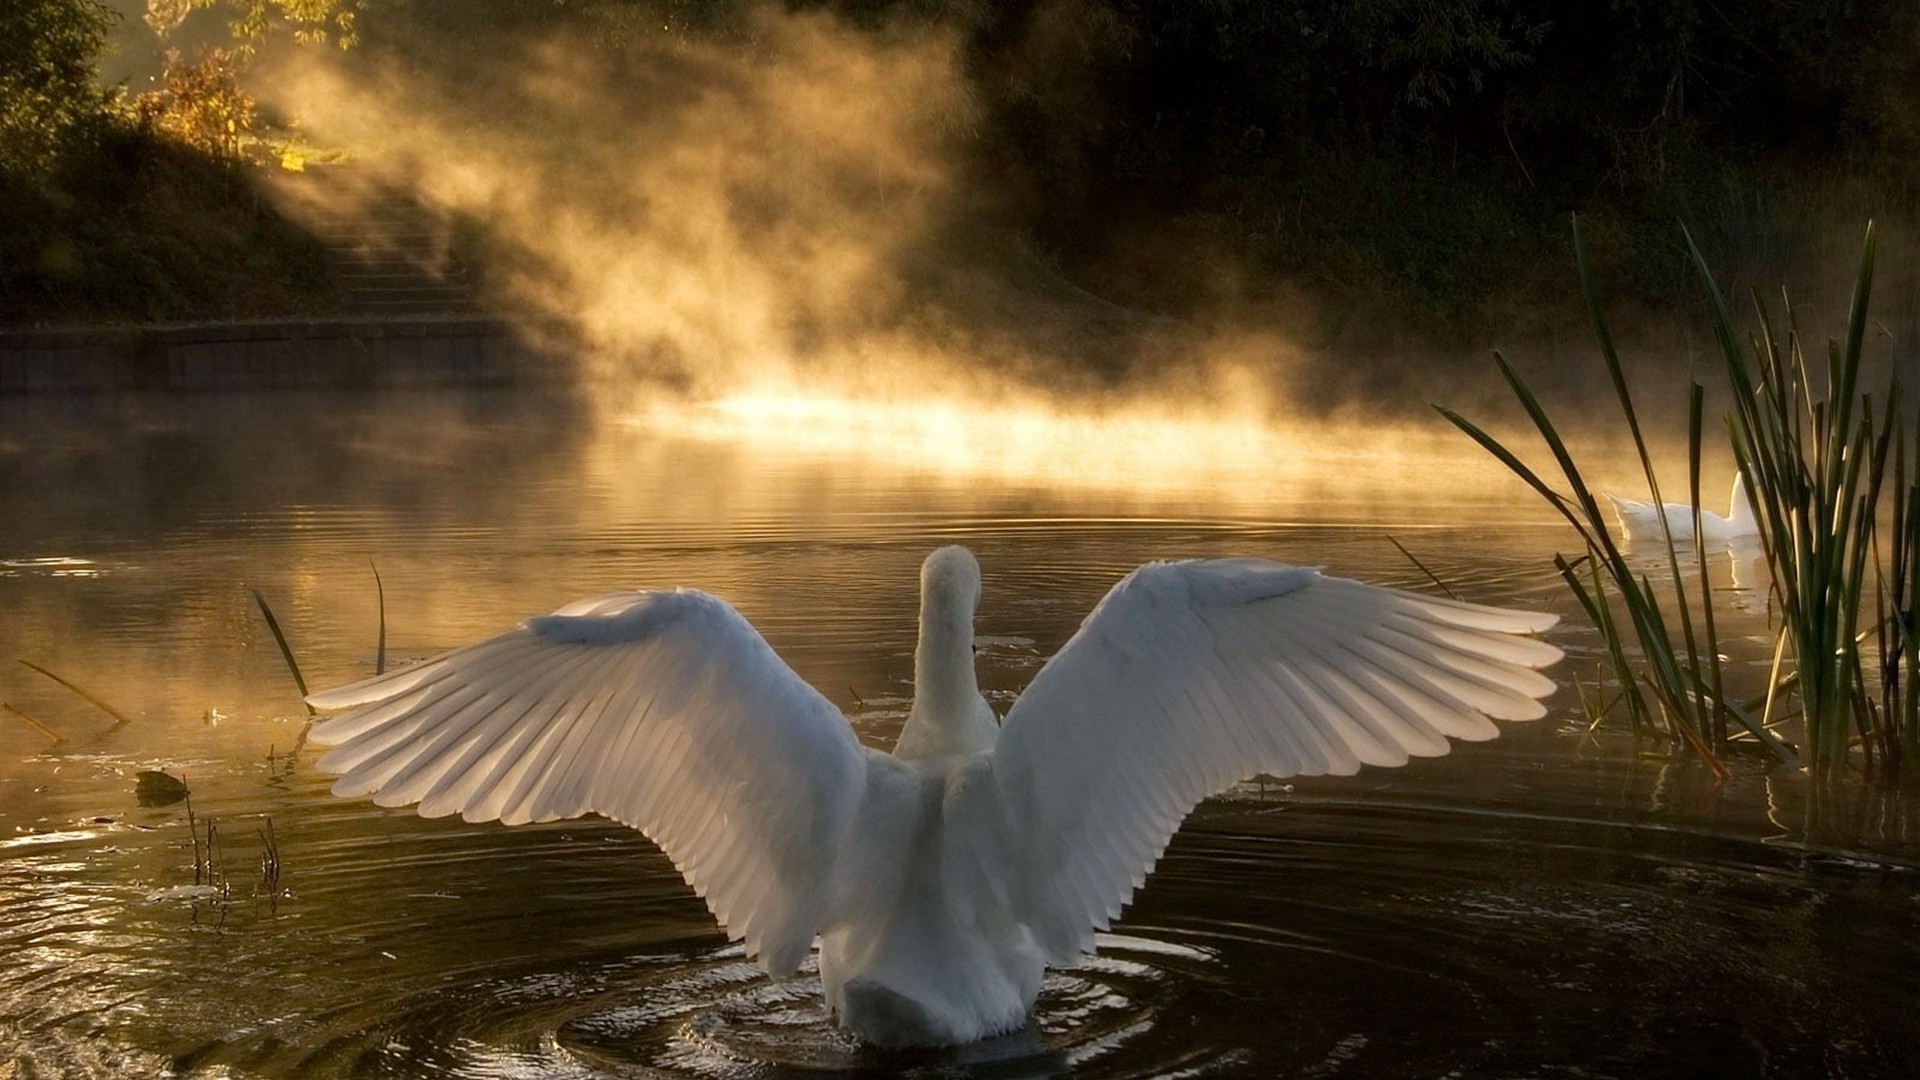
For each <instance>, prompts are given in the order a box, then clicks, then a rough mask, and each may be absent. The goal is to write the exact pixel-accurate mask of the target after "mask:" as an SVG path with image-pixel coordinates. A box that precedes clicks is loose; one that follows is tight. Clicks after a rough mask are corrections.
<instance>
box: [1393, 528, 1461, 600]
mask: <svg viewBox="0 0 1920 1080" xmlns="http://www.w3.org/2000/svg"><path fill="white" fill-rule="evenodd" d="M1387 543H1389V544H1392V545H1393V546H1394V547H1396V548H1399V549H1400V554H1402V555H1405V556H1406V557H1407V561H1408V562H1410V563H1412V564H1413V565H1415V566H1417V567H1419V568H1420V572H1421V573H1423V574H1425V575H1427V579H1428V580H1430V581H1432V582H1433V583H1434V584H1435V585H1438V586H1440V591H1441V592H1443V593H1446V594H1447V597H1448V599H1451V600H1458V599H1460V597H1458V596H1457V595H1455V594H1454V591H1453V590H1452V589H1449V588H1447V583H1446V582H1444V581H1441V580H1440V575H1438V574H1436V573H1434V572H1433V571H1431V570H1429V569H1427V564H1426V563H1423V562H1421V561H1420V560H1419V559H1417V558H1415V557H1414V554H1413V552H1411V551H1408V550H1407V549H1406V547H1405V545H1403V544H1401V543H1400V541H1398V540H1395V539H1394V538H1393V534H1392V533H1388V534H1387Z"/></svg>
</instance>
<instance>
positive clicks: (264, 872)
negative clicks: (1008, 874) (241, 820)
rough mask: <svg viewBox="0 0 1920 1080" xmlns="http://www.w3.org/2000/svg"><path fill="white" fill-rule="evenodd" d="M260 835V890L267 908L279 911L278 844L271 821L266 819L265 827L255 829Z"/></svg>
mask: <svg viewBox="0 0 1920 1080" xmlns="http://www.w3.org/2000/svg"><path fill="white" fill-rule="evenodd" d="M254 831H255V832H258V833H259V834H260V844H261V851H260V890H261V891H262V892H265V893H266V894H267V904H268V907H269V908H271V909H272V910H273V911H276V912H277V911H279V910H280V843H279V841H278V840H276V839H275V838H274V835H273V819H272V818H268V819H267V827H266V828H265V829H264V830H262V829H256V830H254Z"/></svg>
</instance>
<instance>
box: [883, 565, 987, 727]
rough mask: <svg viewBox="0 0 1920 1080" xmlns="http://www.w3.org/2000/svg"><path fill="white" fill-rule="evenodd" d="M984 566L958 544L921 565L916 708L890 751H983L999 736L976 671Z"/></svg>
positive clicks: (915, 651) (914, 702)
mask: <svg viewBox="0 0 1920 1080" xmlns="http://www.w3.org/2000/svg"><path fill="white" fill-rule="evenodd" d="M979 606H980V563H979V562H978V561H976V560H975V559H974V557H973V552H971V551H968V550H967V549H966V548H964V547H960V546H958V545H954V546H951V547H943V548H940V549H939V550H937V551H935V552H934V553H933V554H931V555H929V556H927V561H926V562H924V563H922V564H921V565H920V642H919V644H918V645H917V646H916V647H915V649H914V654H913V709H912V711H911V712H909V713H908V714H907V725H906V727H905V728H904V729H902V730H901V732H900V742H899V743H898V744H897V745H896V746H895V747H894V751H893V754H894V756H895V757H898V758H930V757H942V756H946V755H950V754H967V753H979V752H982V751H985V750H988V749H991V748H992V746H993V743H994V740H995V739H996V738H997V737H998V736H999V733H1000V727H999V724H998V723H997V722H996V721H995V720H994V718H993V710H992V709H991V708H990V707H988V705H987V702H986V699H985V698H982V697H981V696H980V684H979V682H978V681H977V680H976V678H975V676H974V671H973V613H974V611H975V610H976V609H977V608H978V607H979Z"/></svg>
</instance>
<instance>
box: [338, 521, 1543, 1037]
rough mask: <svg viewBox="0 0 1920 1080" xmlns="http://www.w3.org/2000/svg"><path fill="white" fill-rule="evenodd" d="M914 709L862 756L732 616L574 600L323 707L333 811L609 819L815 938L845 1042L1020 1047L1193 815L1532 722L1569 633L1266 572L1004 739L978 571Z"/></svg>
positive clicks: (949, 550) (1192, 571)
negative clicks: (1056, 984)
mask: <svg viewBox="0 0 1920 1080" xmlns="http://www.w3.org/2000/svg"><path fill="white" fill-rule="evenodd" d="M920 579H921V599H920V640H919V645H918V647H917V649H916V651H915V654H914V699H913V706H912V708H911V710H910V711H909V713H908V716H907V721H906V725H905V727H904V729H903V730H902V731H901V733H900V739H899V742H898V744H897V745H896V746H895V747H894V750H893V753H892V754H883V753H880V752H879V751H877V750H873V749H869V748H867V747H864V746H862V745H860V743H859V742H858V741H856V739H855V737H854V733H853V729H852V728H851V727H850V726H849V725H848V724H847V721H846V719H845V718H844V717H842V716H841V714H840V712H839V710H838V709H836V708H835V707H834V706H833V705H832V704H831V703H830V702H828V701H827V699H826V698H824V697H822V696H821V695H820V694H819V693H818V692H816V691H815V690H814V689H813V688H812V687H811V686H809V685H807V684H806V683H805V682H803V681H802V680H801V679H800V677H799V676H798V675H796V674H794V672H793V670H792V669H791V668H789V667H787V665H786V664H785V663H783V662H782V661H781V660H780V658H779V657H778V656H776V655H774V652H773V649H772V648H771V647H770V646H768V644H767V643H766V641H765V640H764V639H762V638H761V637H760V635H759V634H758V633H756V632H755V631H754V629H753V627H752V626H750V625H748V623H747V621H746V620H745V619H744V618H742V617H741V616H740V614H739V613H738V612H736V611H734V609H733V608H731V607H729V606H728V605H727V604H726V602H725V601H722V600H720V599H717V598H715V597H713V596H709V595H707V594H705V593H701V592H695V591H691V590H675V591H671V592H666V591H661V592H629V593H616V594H613V595H609V596H602V597H597V598H594V599H590V600H582V601H579V602H577V603H573V604H569V605H567V606H566V607H563V608H561V609H560V610H559V611H556V612H555V613H553V614H552V615H547V616H543V617H540V618H533V619H528V620H527V621H526V622H524V623H522V624H521V625H520V628H519V629H517V630H513V631H510V632H508V633H505V634H502V635H500V636H499V637H495V638H492V639H490V640H488V641H483V642H480V643H478V644H475V645H469V646H466V647H465V648H461V649H455V650H453V651H452V652H448V653H443V654H441V655H439V656H436V657H434V658H432V659H430V660H426V661H424V662H422V663H420V664H417V665H414V666H412V667H407V668H402V669H399V670H395V671H390V672H388V673H386V674H384V675H378V676H375V677H373V678H371V679H367V680H366V681H364V682H360V683H356V684H354V685H352V686H348V687H345V688H343V689H339V690H332V691H328V692H326V693H321V694H315V695H313V696H312V697H311V698H309V699H308V700H310V701H311V702H312V703H313V704H314V705H315V706H318V707H320V708H324V709H338V708H343V707H352V708H353V710H354V711H352V712H349V713H347V714H345V715H343V716H340V717H337V718H335V719H332V720H328V721H326V722H323V723H322V724H320V725H319V726H317V727H316V728H315V729H314V732H313V737H314V738H315V739H316V740H318V741H319V742H322V743H329V744H336V745H335V747H334V749H333V750H331V751H329V752H328V753H327V754H326V755H325V756H324V757H323V758H322V759H321V760H320V768H321V769H322V770H325V771H327V772H330V773H336V774H339V776H340V779H339V781H338V782H337V783H336V784H335V785H334V788H333V790H334V793H335V794H337V795H342V796H360V795H366V794H369V793H371V794H373V795H374V796H375V798H374V801H375V802H377V803H379V804H380V805H382V806H402V805H405V804H408V803H415V802H417V803H419V804H420V813H421V814H422V815H424V816H427V817H438V816H441V815H445V814H460V815H461V816H462V817H464V818H465V819H466V820H468V821H493V820H499V821H501V822H503V823H505V824H509V825H512V824H519V823H523V822H529V821H551V820H554V819H557V818H567V817H575V816H578V815H581V814H588V813H598V814H603V815H605V816H607V817H609V818H612V819H614V820H616V821H620V822H624V823H626V824H628V825H631V826H633V827H634V828H637V829H639V830H640V831H641V832H643V833H645V834H646V835H647V836H648V837H650V838H652V839H653V840H654V842H656V843H658V844H659V845H660V847H661V849H662V850H663V851H665V852H666V854H667V856H668V857H669V858H671V859H672V860H673V863H674V865H675V866H676V867H678V868H679V870H680V871H681V873H682V874H684V875H685V876H686V879H687V881H688V882H689V883H690V884H691V885H692V886H693V888H694V890H695V891H696V892H697V893H699V894H700V895H701V896H702V897H704V898H705V899H706V902H707V906H708V908H710V909H711V910H712V911H713V914H714V916H715V917H716V918H718V919H719V920H720V922H721V924H722V925H723V926H724V928H725V929H726V931H727V933H728V934H729V935H730V936H732V937H734V938H743V939H745V941H746V948H747V953H748V955H749V956H753V957H757V958H758V960H759V962H760V965H761V966H762V967H763V968H765V969H766V971H767V973H768V974H770V975H773V976H775V977H786V976H790V975H792V974H793V973H794V972H795V971H796V970H797V969H798V968H799V966H800V964H801V963H802V961H804V960H805V959H806V957H807V955H808V952H809V951H810V949H811V948H812V947H813V943H814V939H815V936H816V935H818V937H819V939H820V979H821V982H822V983H823V984H824V989H825V992H826V1000H827V1003H828V1006H829V1008H830V1009H831V1010H832V1015H833V1017H834V1018H835V1020H836V1021H837V1022H838V1023H839V1024H840V1025H842V1026H843V1027H846V1028H848V1029H850V1030H851V1031H853V1032H854V1033H855V1034H857V1035H859V1036H860V1037H862V1038H864V1039H866V1040H868V1041H871V1042H874V1043H878V1044H882V1045H891V1046H906V1045H943V1044H957V1043H965V1042H971V1041H973V1040H975V1039H979V1038H983V1037H985V1036H988V1035H994V1034H998V1033H1001V1032H1005V1031H1009V1030H1012V1029H1015V1028H1018V1027H1020V1026H1022V1025H1023V1024H1024V1023H1025V1022H1026V1019H1027V1016H1028V1013H1029V1012H1030V1010H1031V1009H1032V1008H1033V1003H1034V999H1035V997H1036V996H1037V995H1038V993H1039V991H1040V981H1041V975H1042V973H1043V971H1044V969H1045V968H1046V966H1047V965H1050V964H1053V965H1059V964H1067V963H1071V962H1073V961H1074V959H1075V958H1076V957H1078V956H1080V955H1081V954H1083V953H1089V952H1091V951H1093V945H1094V932H1095V931H1097V930H1104V929H1106V928H1107V926H1108V922H1109V920H1111V919H1113V918H1115V917H1116V916H1118V915H1119V914H1120V910H1121V907H1122V906H1123V905H1125V904H1126V903H1127V902H1128V901H1129V900H1130V899H1131V898H1132V896H1133V893H1134V890H1135V889H1138V888H1139V887H1140V885H1141V884H1142V883H1143V882H1144V881H1145V880H1146V877H1147V874H1148V872H1149V871H1151V870H1152V869H1153V865H1154V863H1155V862H1156V861H1157V860H1158V859H1159V857H1160V853H1161V852H1162V851H1163V850H1165V848H1166V846H1167V842H1168V841H1169V840H1170V839H1172V837H1173V833H1174V830H1175V829H1177V828H1178V827H1179V825H1180V821H1181V819H1182V818H1184V817H1185V816H1186V815H1187V813H1188V811H1190V810H1191V809H1192V808H1193V807H1194V806H1195V805H1196V804H1197V803H1199V801H1200V800H1201V799H1203V798H1205V797H1207V796H1208V795H1211V794H1214V793H1216V792H1219V791H1222V790H1224V789H1226V788H1227V787H1229V786H1231V785H1232V784H1233V783H1235V782H1236V781H1239V780H1242V779H1245V778H1247V777H1250V776H1253V775H1255V774H1257V773H1264V774H1267V775H1269V776H1275V777H1283V776H1291V775H1295V774H1304V775H1315V774H1323V773H1333V774H1339V775H1345V774H1350V773H1352V772H1354V771H1356V770H1357V769H1358V768H1359V767H1360V766H1361V765H1363V764H1367V765H1389V766H1391V765H1402V764H1405V763H1406V761H1407V759H1408V757H1409V755H1415V756H1429V755H1437V754H1444V753H1446V752H1447V749H1448V745H1449V744H1448V742H1447V738H1448V737H1449V736H1451V737H1453V738H1456V739H1468V740H1481V739H1491V738H1493V737H1494V736H1495V735H1496V734H1498V730H1497V729H1496V728H1495V727H1494V725H1493V724H1492V723H1491V722H1490V721H1489V720H1488V717H1496V718H1500V719H1508V720H1525V719H1533V718H1536V717H1539V716H1541V715H1543V713H1544V709H1543V708H1542V706H1541V705H1540V703H1539V701H1538V700H1537V699H1539V698H1541V697H1544V696H1545V695H1547V694H1548V693H1550V692H1551V691H1552V690H1553V683H1552V682H1551V681H1550V680H1549V679H1547V678H1546V677H1545V676H1544V675H1541V674H1540V673H1539V672H1538V671H1535V670H1534V669H1535V668H1539V667H1542V666H1545V665H1547V664H1551V663H1553V662H1554V661H1556V660H1558V659H1559V658H1560V650H1559V649H1557V648H1555V647H1554V646H1552V645H1549V644H1546V643H1545V642H1541V641H1538V640H1535V639H1532V638H1527V637H1522V636H1518V635H1523V634H1530V633H1536V632H1539V631H1542V630H1545V629H1546V628H1548V627H1549V626H1552V625H1553V623H1554V622H1555V616H1553V615H1549V614H1540V613H1532V612H1517V611H1504V610H1500V609H1497V608H1490V607H1480V606H1477V605H1472V604H1464V603H1459V602H1456V601H1452V600H1442V599H1436V598H1434V597H1430V596H1422V595H1419V594H1415V593H1407V592H1398V591H1394V590H1391V589H1382V588H1376V587H1374V586H1371V585H1364V584H1361V583H1360V582H1357V581H1347V580H1344V579H1341V578H1335V577H1325V576H1322V575H1321V574H1320V572H1319V571H1317V570H1312V569H1305V568H1300V567H1292V566H1283V565H1281V564H1279V563H1273V562H1267V561H1265V560H1261V559H1221V560H1215V561H1206V562H1173V563H1150V564H1148V565H1146V566H1143V567H1141V568H1139V569H1138V570H1135V571H1134V572H1133V573H1131V574H1129V575H1128V576H1127V577H1126V578H1125V579H1124V580H1122V581H1121V582H1120V583H1119V584H1118V585H1116V586H1114V588H1113V590H1112V591H1111V592H1109V593H1108V594H1107V596H1106V598H1105V599H1103V600H1101V602H1100V604H1099V605H1098V606H1097V607H1095V608H1094V610H1093V613H1092V614H1091V615H1089V616H1088V617H1087V619H1086V621H1085V622H1084V623H1082V624H1081V626H1080V629H1079V631H1078V632H1077V633H1075V634H1074V636H1073V637H1072V639H1071V640H1069V641H1068V642H1067V644H1066V645H1065V647H1063V648H1062V649H1061V650H1060V652H1059V654H1058V655H1056V656H1054V657H1053V658H1052V659H1051V660H1049V661H1048V662H1047V664H1046V665H1045V666H1044V667H1043V668H1042V669H1041V670H1040V672H1039V674H1038V675H1036V676H1035V677H1034V679H1033V682H1032V683H1031V685H1029V686H1028V687H1027V689H1026V691H1025V693H1023V694H1021V696H1020V698H1019V700H1018V701H1016V702H1015V703H1014V705H1013V708H1012V710H1011V711H1010V712H1009V713H1008V714H1007V717H1006V722H1005V723H1004V724H1000V723H997V722H996V720H995V717H994V714H993V711H992V709H991V708H990V707H989V706H988V705H987V702H986V700H985V699H984V698H982V697H981V696H980V691H979V689H978V685H977V684H976V682H975V678H974V667H973V652H972V646H973V640H974V638H973V617H974V609H975V606H976V605H977V604H978V602H979V598H980V568H979V564H978V563H976V562H975V561H974V558H973V555H972V554H971V553H970V552H968V551H967V550H966V549H965V548H962V547H945V548H941V549H939V550H938V551H935V552H934V553H933V554H932V555H930V556H929V557H928V558H927V560H926V563H925V564H924V565H923V567H922V568H921V572H920Z"/></svg>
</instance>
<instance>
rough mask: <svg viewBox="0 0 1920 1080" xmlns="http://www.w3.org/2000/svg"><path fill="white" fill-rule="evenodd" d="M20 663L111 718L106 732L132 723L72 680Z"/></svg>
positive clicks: (131, 720)
mask: <svg viewBox="0 0 1920 1080" xmlns="http://www.w3.org/2000/svg"><path fill="white" fill-rule="evenodd" d="M20 663H21V664H22V665H23V666H25V667H29V668H32V669H33V670H35V671H37V672H39V673H40V674H42V675H45V676H46V677H47V678H49V679H52V680H53V681H54V682H57V683H59V684H60V685H61V686H64V687H66V688H67V689H69V690H71V691H73V692H74V693H75V694H77V695H79V696H80V697H81V698H82V699H84V700H85V701H86V702H87V703H88V704H89V705H92V706H93V707H94V708H96V709H99V710H100V711H101V712H103V713H106V714H107V715H108V716H111V717H113V727H111V728H109V729H108V730H110V731H118V730H120V729H121V728H123V727H125V726H127V725H128V724H131V723H133V718H132V717H130V716H128V715H127V714H126V713H123V712H121V711H120V710H119V709H116V708H114V707H113V706H111V705H109V704H107V703H106V702H105V701H102V700H101V699H100V698H99V697H97V696H95V695H94V694H91V693H89V692H87V690H86V689H85V688H84V687H82V686H80V685H79V684H78V683H75V682H74V681H73V680H71V679H68V678H65V677H63V676H60V675H56V674H54V673H53V672H51V671H48V670H47V669H46V668H43V667H41V666H40V665H39V664H36V663H34V662H33V661H31V660H22V661H20ZM8 708H9V709H11V710H12V711H13V712H14V714H15V715H17V716H22V717H25V716H26V714H25V713H23V712H21V711H20V710H18V709H13V707H12V706H8ZM28 719H31V718H30V717H29V718H28ZM35 726H39V727H42V730H46V729H45V727H44V725H40V724H39V723H38V722H37V721H35Z"/></svg>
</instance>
